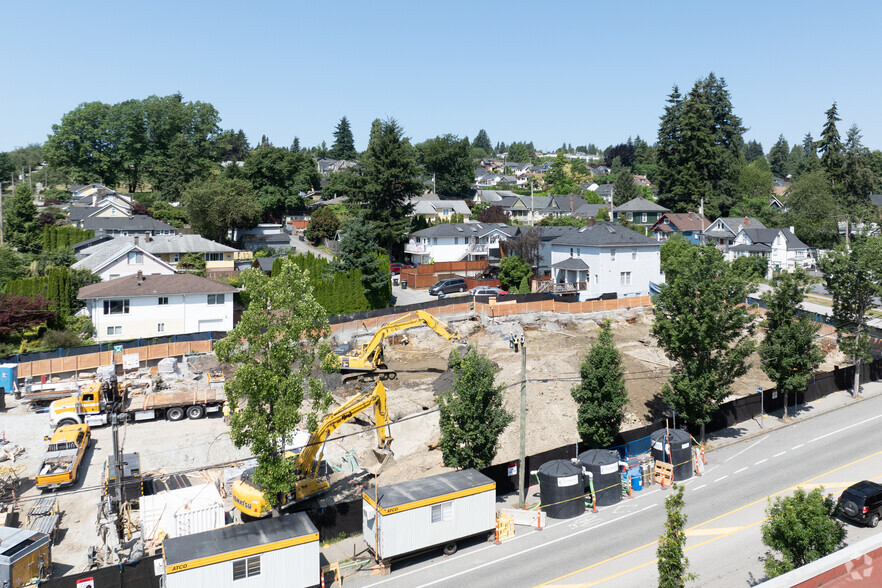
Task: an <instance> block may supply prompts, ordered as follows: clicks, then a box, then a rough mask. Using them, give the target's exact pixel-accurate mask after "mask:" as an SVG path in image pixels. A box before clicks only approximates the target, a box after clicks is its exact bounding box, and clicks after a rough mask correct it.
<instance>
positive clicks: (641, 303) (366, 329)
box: [331, 296, 652, 335]
mask: <svg viewBox="0 0 882 588" xmlns="http://www.w3.org/2000/svg"><path fill="white" fill-rule="evenodd" d="M460 300H461V301H462V302H459V301H460ZM651 305H652V299H651V298H650V297H649V296H633V297H630V298H618V299H615V300H590V301H585V302H559V301H557V300H555V299H551V300H539V301H536V302H517V301H515V300H512V301H510V302H505V301H504V300H503V301H500V302H497V303H495V304H491V303H490V302H489V301H488V302H473V301H472V299H471V298H469V297H458V298H452V299H451V300H450V304H448V305H447V306H439V307H437V308H433V309H431V311H430V312H431V313H432V314H433V315H434V316H436V317H438V318H441V319H443V318H444V317H451V316H456V315H463V314H468V313H469V312H471V311H474V312H476V313H478V314H486V315H487V316H491V317H500V316H509V315H514V314H523V313H526V312H557V313H567V314H583V313H589V312H603V311H615V310H627V309H630V308H642V307H647V306H651ZM407 314H410V313H407V312H402V313H397V314H388V315H384V316H378V317H375V318H366V319H361V320H356V321H349V322H346V323H339V324H336V325H331V332H332V334H334V335H337V334H346V333H348V334H353V335H354V334H359V333H361V334H366V333H373V332H375V331H376V330H377V329H378V328H380V327H381V326H383V325H385V324H386V323H389V322H392V321H394V320H397V319H399V318H401V317H403V316H406V315H407Z"/></svg>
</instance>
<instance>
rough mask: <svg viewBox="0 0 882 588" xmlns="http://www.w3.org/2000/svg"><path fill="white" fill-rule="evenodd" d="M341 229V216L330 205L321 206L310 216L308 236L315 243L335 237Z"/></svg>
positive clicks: (307, 229)
mask: <svg viewBox="0 0 882 588" xmlns="http://www.w3.org/2000/svg"><path fill="white" fill-rule="evenodd" d="M339 229H340V218H339V217H338V216H337V214H336V213H335V212H334V211H333V210H332V209H331V208H330V207H328V206H321V207H319V209H318V210H316V211H315V212H314V213H312V215H311V216H310V217H309V224H308V225H306V235H305V236H306V238H307V239H309V240H310V241H311V242H313V243H321V242H322V241H324V240H325V239H333V238H334V235H336V234H337V231H338V230H339Z"/></svg>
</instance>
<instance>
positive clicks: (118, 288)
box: [77, 274, 239, 300]
mask: <svg viewBox="0 0 882 588" xmlns="http://www.w3.org/2000/svg"><path fill="white" fill-rule="evenodd" d="M238 291H239V289H238V288H234V287H233V286H230V285H229V284H222V283H221V282H215V281H214V280H209V279H208V278H203V277H200V276H196V275H193V274H171V275H167V276H162V275H157V274H152V275H146V276H143V275H142V276H138V275H137V274H135V275H132V276H126V277H124V278H117V279H115V280H110V281H107V282H99V283H98V284H90V285H88V286H83V287H82V288H80V292H79V294H78V295H77V298H79V299H81V300H85V299H87V298H116V297H124V296H131V297H135V296H157V295H160V296H165V295H169V294H223V293H226V292H238Z"/></svg>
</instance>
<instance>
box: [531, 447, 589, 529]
mask: <svg viewBox="0 0 882 588" xmlns="http://www.w3.org/2000/svg"><path fill="white" fill-rule="evenodd" d="M538 474H539V496H540V502H541V504H542V510H544V511H545V514H547V515H548V516H549V517H551V518H553V519H570V518H573V517H577V516H579V515H580V514H582V513H584V512H585V484H584V482H583V481H582V468H580V467H579V466H577V465H576V464H574V463H573V462H571V461H568V460H565V459H556V460H554V461H548V462H545V463H543V464H542V465H541V466H540V467H539V472H538Z"/></svg>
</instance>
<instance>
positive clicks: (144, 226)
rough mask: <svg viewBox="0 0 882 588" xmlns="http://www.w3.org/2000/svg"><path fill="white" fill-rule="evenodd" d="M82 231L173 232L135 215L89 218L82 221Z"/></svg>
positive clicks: (154, 221) (161, 224)
mask: <svg viewBox="0 0 882 588" xmlns="http://www.w3.org/2000/svg"><path fill="white" fill-rule="evenodd" d="M83 228H84V229H105V230H118V231H126V230H127V231H175V230H177V229H175V228H174V227H173V226H171V225H170V224H167V223H164V222H162V221H159V220H156V219H155V218H152V217H149V216H147V215H146V214H135V215H133V216H131V217H121V218H114V217H102V216H90V217H88V218H84V219H83Z"/></svg>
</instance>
